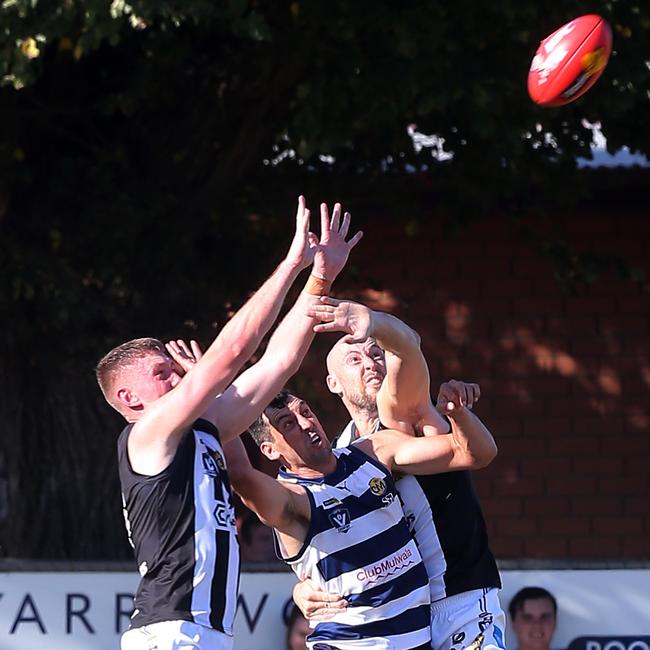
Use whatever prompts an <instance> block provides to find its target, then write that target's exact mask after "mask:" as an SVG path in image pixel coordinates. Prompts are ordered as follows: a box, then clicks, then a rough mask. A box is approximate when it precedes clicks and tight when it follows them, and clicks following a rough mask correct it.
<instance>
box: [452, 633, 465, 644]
mask: <svg viewBox="0 0 650 650" xmlns="http://www.w3.org/2000/svg"><path fill="white" fill-rule="evenodd" d="M464 640H465V632H456V634H454V635H453V636H452V637H451V642H452V643H462V642H463V641H464Z"/></svg>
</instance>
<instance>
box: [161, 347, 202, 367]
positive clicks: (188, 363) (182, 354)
mask: <svg viewBox="0 0 650 650" xmlns="http://www.w3.org/2000/svg"><path fill="white" fill-rule="evenodd" d="M165 347H166V348H167V352H169V356H170V357H171V358H172V359H173V360H174V362H175V363H176V366H177V370H178V374H179V375H186V374H187V373H188V372H189V371H190V370H191V369H192V368H193V367H194V364H195V363H196V362H197V361H198V360H199V359H200V358H201V357H202V356H203V352H202V351H201V348H200V347H199V344H198V343H197V342H196V341H194V340H191V341H190V344H189V346H188V345H187V343H185V341H184V340H183V339H176V340H175V341H173V340H172V341H169V342H168V343H165Z"/></svg>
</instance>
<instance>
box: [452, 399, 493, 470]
mask: <svg viewBox="0 0 650 650" xmlns="http://www.w3.org/2000/svg"><path fill="white" fill-rule="evenodd" d="M449 420H450V422H451V435H452V438H453V441H454V454H455V455H456V456H457V457H458V458H459V461H460V462H461V463H462V464H463V465H466V466H468V467H470V468H471V469H480V468H481V467H485V466H487V465H489V464H490V462H491V461H492V460H493V459H494V458H495V457H496V455H497V445H496V442H495V440H494V438H493V436H492V434H491V433H490V431H489V430H488V428H487V427H486V426H485V425H484V424H483V422H481V420H480V419H479V418H478V417H477V416H476V415H474V414H473V413H472V412H471V411H470V410H469V409H466V408H463V409H459V410H458V411H457V412H455V413H450V414H449Z"/></svg>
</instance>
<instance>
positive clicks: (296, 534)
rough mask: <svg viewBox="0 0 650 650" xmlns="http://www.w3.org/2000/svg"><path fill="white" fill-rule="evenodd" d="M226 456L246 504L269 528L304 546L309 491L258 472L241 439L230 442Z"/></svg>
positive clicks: (235, 488) (308, 508) (308, 518)
mask: <svg viewBox="0 0 650 650" xmlns="http://www.w3.org/2000/svg"><path fill="white" fill-rule="evenodd" d="M224 453H225V455H226V464H227V466H228V476H229V478H230V483H231V485H232V487H233V489H234V490H235V492H237V494H239V496H240V497H241V500H242V501H243V503H244V505H245V506H246V507H247V508H250V509H251V510H252V511H253V512H254V513H255V514H256V515H257V516H258V517H259V518H260V520H261V521H263V522H264V523H265V524H266V525H267V526H272V527H273V528H275V529H276V530H277V531H279V532H281V533H283V534H284V535H287V536H289V537H291V538H293V539H295V540H296V541H297V542H299V543H302V542H303V541H304V539H305V535H306V532H307V528H308V527H309V521H310V519H311V507H310V503H309V497H308V496H307V494H306V492H305V489H304V488H303V487H301V486H299V485H295V484H292V483H280V481H278V480H276V479H274V478H272V477H270V476H269V475H268V474H265V473H264V472H260V471H259V470H257V469H255V468H254V467H253V466H252V465H251V463H250V460H249V459H248V454H247V453H246V449H245V448H244V443H243V442H242V441H241V440H240V439H239V438H234V439H233V440H231V441H230V442H228V443H226V444H225V445H224Z"/></svg>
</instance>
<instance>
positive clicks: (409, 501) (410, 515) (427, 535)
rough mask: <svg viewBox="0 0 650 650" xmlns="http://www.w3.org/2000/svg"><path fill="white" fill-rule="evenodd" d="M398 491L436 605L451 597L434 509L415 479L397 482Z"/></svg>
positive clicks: (409, 477)
mask: <svg viewBox="0 0 650 650" xmlns="http://www.w3.org/2000/svg"><path fill="white" fill-rule="evenodd" d="M395 487H396V489H397V491H398V492H399V495H400V497H401V499H402V504H403V507H404V514H405V515H406V520H407V521H408V524H409V528H410V529H411V532H412V533H413V535H414V537H415V541H416V542H417V544H418V548H419V549H420V554H421V555H422V561H423V562H424V566H425V567H426V569H427V575H428V576H429V591H430V593H431V602H435V601H436V600H439V599H440V598H444V597H445V596H446V595H447V591H446V588H445V571H447V561H446V560H445V554H444V553H443V550H442V545H441V544H440V539H439V538H438V531H437V529H436V525H435V523H434V521H433V512H431V505H430V504H429V500H428V499H427V497H426V495H425V494H424V491H423V490H422V488H421V487H420V484H419V483H418V481H417V479H416V478H415V477H414V476H410V475H409V476H402V477H400V478H398V479H397V480H396V481H395Z"/></svg>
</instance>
